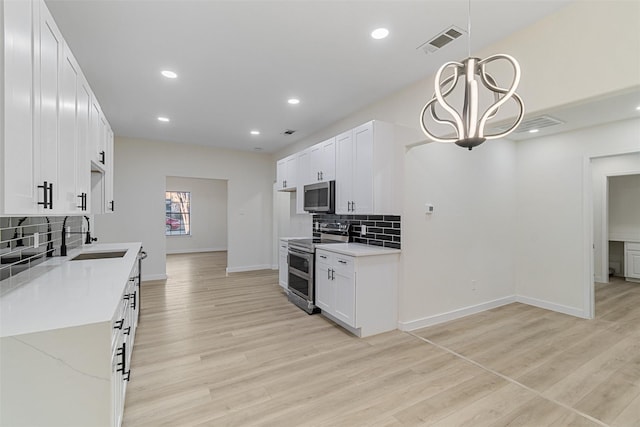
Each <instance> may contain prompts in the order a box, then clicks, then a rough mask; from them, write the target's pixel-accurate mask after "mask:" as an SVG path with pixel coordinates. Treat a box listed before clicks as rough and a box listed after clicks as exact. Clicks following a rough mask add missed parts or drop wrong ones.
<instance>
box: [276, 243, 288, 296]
mask: <svg viewBox="0 0 640 427" xmlns="http://www.w3.org/2000/svg"><path fill="white" fill-rule="evenodd" d="M288 251H289V250H288V245H287V243H280V258H279V261H280V262H279V264H278V278H279V282H280V286H282V288H284V289H287V284H288V279H289V263H288V260H287V255H288Z"/></svg>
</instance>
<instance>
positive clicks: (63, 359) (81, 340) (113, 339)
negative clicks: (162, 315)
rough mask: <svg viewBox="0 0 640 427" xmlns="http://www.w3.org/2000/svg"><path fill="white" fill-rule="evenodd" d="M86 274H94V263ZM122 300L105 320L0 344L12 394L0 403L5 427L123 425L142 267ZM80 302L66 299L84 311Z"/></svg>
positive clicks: (6, 387)
mask: <svg viewBox="0 0 640 427" xmlns="http://www.w3.org/2000/svg"><path fill="white" fill-rule="evenodd" d="M128 259H132V258H128ZM68 262H87V263H91V262H101V261H68ZM57 268H64V267H63V266H60V267H57ZM85 269H86V271H87V272H90V271H92V267H91V266H89V264H87V265H86V267H85ZM115 270H117V269H115ZM62 274H64V273H62ZM87 274H89V273H87ZM86 280H87V283H86V286H95V282H94V281H92V280H91V278H90V277H87V279H86ZM101 284H102V285H104V286H109V285H110V284H105V283H104V282H103V283H101ZM106 293H107V294H108V292H106ZM101 295H103V294H101ZM118 295H120V298H119V299H118V301H117V303H116V304H114V305H113V306H111V307H110V309H111V310H112V312H113V316H112V317H111V318H110V319H107V320H106V321H99V322H93V321H91V322H87V323H85V324H81V325H77V326H70V327H56V328H54V329H48V328H44V329H40V330H38V331H37V332H29V333H23V334H18V335H8V336H3V337H2V338H1V341H0V353H1V354H0V371H1V372H2V377H1V378H0V381H1V382H2V384H1V386H2V390H3V391H10V392H3V394H2V399H1V400H0V406H1V409H0V425H3V426H5V425H6V426H65V427H68V426H78V427H79V426H95V427H101V426H104V427H119V426H120V425H121V423H122V412H123V408H124V401H125V393H126V387H127V383H128V378H129V376H130V375H131V369H130V363H131V354H132V348H133V343H134V338H135V332H136V326H137V318H138V312H139V275H138V263H137V261H135V262H133V265H132V267H131V270H130V275H129V280H128V281H127V282H126V283H122V284H121V287H120V288H119V293H118ZM83 296H84V294H83V295H74V294H68V295H66V298H68V300H71V301H73V303H74V304H78V305H81V304H83V303H85V301H84V300H83V299H82V297H83ZM57 310H58V309H57V308H52V311H55V312H56V313H57V315H58V316H59V317H63V318H64V317H65V316H67V318H69V316H70V315H69V313H65V312H62V313H60V312H58V311H57ZM77 311H78V312H82V307H80V306H79V307H78V310H77ZM62 323H64V321H63V322H62Z"/></svg>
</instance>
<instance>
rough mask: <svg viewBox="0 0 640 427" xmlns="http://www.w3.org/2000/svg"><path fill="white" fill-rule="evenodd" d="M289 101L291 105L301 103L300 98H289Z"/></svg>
mask: <svg viewBox="0 0 640 427" xmlns="http://www.w3.org/2000/svg"><path fill="white" fill-rule="evenodd" d="M287 102H288V103H289V104H291V105H296V104H300V100H299V99H298V98H289V99H288V100H287Z"/></svg>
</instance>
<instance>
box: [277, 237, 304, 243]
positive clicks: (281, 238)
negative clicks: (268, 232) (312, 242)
mask: <svg viewBox="0 0 640 427" xmlns="http://www.w3.org/2000/svg"><path fill="white" fill-rule="evenodd" d="M299 239H311V236H309V237H280V240H281V241H284V242H288V241H289V240H299Z"/></svg>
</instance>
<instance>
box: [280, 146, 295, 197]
mask: <svg viewBox="0 0 640 427" xmlns="http://www.w3.org/2000/svg"><path fill="white" fill-rule="evenodd" d="M297 156H298V155H297V153H296V154H292V155H290V156H287V157H285V158H284V159H281V160H278V162H277V163H276V179H277V188H278V191H295V190H296V174H297V173H298V169H297V158H298V157H297Z"/></svg>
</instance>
